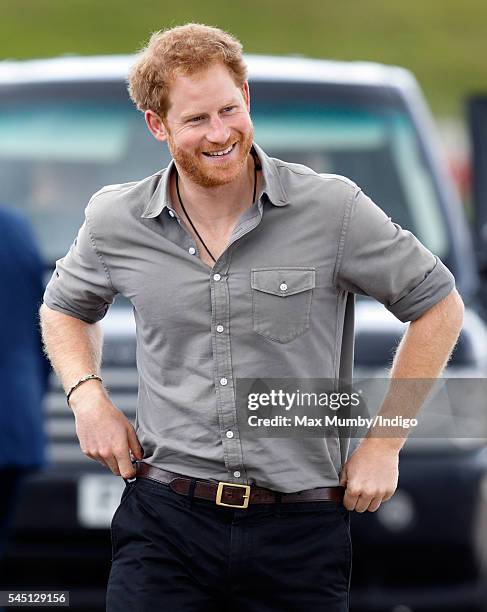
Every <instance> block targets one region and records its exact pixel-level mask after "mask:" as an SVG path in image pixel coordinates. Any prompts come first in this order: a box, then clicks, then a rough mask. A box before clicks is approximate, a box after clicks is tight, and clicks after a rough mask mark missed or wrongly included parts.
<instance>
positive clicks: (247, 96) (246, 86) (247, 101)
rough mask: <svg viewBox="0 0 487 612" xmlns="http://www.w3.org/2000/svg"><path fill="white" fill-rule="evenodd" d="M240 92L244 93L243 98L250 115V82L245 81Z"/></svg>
mask: <svg viewBox="0 0 487 612" xmlns="http://www.w3.org/2000/svg"><path fill="white" fill-rule="evenodd" d="M240 91H241V92H242V96H243V99H244V101H245V106H246V107H247V111H248V112H249V113H250V89H249V83H248V81H245V83H244V84H243V85H242V89H241V90H240Z"/></svg>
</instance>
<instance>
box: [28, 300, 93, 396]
mask: <svg viewBox="0 0 487 612" xmlns="http://www.w3.org/2000/svg"><path fill="white" fill-rule="evenodd" d="M39 315H40V322H41V331H42V339H43V343H44V350H45V352H46V354H47V356H48V358H49V360H50V362H51V365H52V367H53V369H54V371H55V372H56V374H57V376H58V377H59V379H60V381H61V384H62V386H63V387H64V390H65V392H66V393H67V392H68V391H69V389H70V388H71V387H72V386H73V385H74V384H75V383H76V382H77V381H78V380H79V379H80V378H81V377H82V376H85V375H86V374H98V375H99V373H100V368H101V355H102V346H103V334H102V330H101V326H100V324H99V323H95V324H90V323H85V322H84V321H80V320H79V319H76V318H74V317H70V316H68V315H65V314H63V313H61V312H58V311H56V310H53V309H51V308H49V307H48V306H46V305H45V304H43V305H42V306H41V308H40V311H39ZM85 384H86V386H87V387H88V386H92V385H98V386H101V385H100V383H99V382H98V381H90V382H87V383H85ZM83 386H84V385H83ZM80 388H81V387H80Z"/></svg>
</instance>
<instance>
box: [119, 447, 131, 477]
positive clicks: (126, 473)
mask: <svg viewBox="0 0 487 612" xmlns="http://www.w3.org/2000/svg"><path fill="white" fill-rule="evenodd" d="M115 458H116V461H117V464H118V469H119V475H120V476H122V478H134V476H135V474H136V472H135V468H134V466H133V465H132V461H131V460H130V455H129V449H128V446H127V447H126V448H125V449H124V450H121V451H119V452H117V453H116V454H115Z"/></svg>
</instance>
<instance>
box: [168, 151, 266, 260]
mask: <svg viewBox="0 0 487 612" xmlns="http://www.w3.org/2000/svg"><path fill="white" fill-rule="evenodd" d="M252 158H253V160H254V193H253V195H252V204H253V203H254V202H255V194H256V191H257V160H256V158H255V154H254V152H253V151H252ZM259 169H260V164H259ZM176 191H177V194H178V200H179V203H180V204H181V208H182V209H183V211H184V214H185V215H186V218H187V219H188V221H189V223H190V225H191V227H192V228H193V229H194V233H195V234H196V235H197V236H198V238H199V239H200V242H201V244H202V245H203V246H204V247H205V249H206V252H207V253H208V255H209V256H210V257H211V258H212V259H213V261H214V262H215V263H216V259H215V258H214V257H213V255H212V254H211V252H210V249H209V248H208V247H207V246H206V244H205V242H204V240H203V238H202V237H201V236H200V234H199V232H198V230H197V229H196V228H195V226H194V225H193V222H192V221H191V218H190V216H189V215H188V213H187V212H186V209H185V208H184V204H183V200H182V198H181V194H180V193H179V173H178V171H177V170H176Z"/></svg>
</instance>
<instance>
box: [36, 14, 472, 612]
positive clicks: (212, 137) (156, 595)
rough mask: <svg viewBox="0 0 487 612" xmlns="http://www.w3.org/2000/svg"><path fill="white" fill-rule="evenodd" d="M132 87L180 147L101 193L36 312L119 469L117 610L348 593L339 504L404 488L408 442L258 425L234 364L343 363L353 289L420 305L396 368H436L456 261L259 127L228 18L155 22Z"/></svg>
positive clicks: (318, 366) (336, 368)
mask: <svg viewBox="0 0 487 612" xmlns="http://www.w3.org/2000/svg"><path fill="white" fill-rule="evenodd" d="M129 92H130V94H131V97H132V99H133V101H134V102H135V104H136V105H137V107H138V109H139V110H140V111H142V112H144V116H145V120H146V124H147V126H148V129H149V130H150V132H151V133H152V135H153V136H154V137H155V138H156V139H157V140H159V141H161V142H167V144H168V147H169V150H170V153H171V155H172V158H173V160H172V161H171V163H170V164H169V166H168V167H167V168H165V169H163V170H162V171H159V172H158V173H156V174H155V175H153V176H150V177H148V178H146V179H144V180H142V181H137V182H133V183H128V184H122V185H111V186H107V187H105V188H103V189H101V190H100V191H99V192H97V193H96V194H95V195H94V196H93V197H92V199H91V201H90V202H89V204H88V206H87V208H86V211H85V213H86V215H85V222H84V224H83V225H82V227H81V229H80V231H79V233H78V236H77V239H76V240H75V242H74V244H73V245H72V247H71V249H70V251H69V253H68V254H67V255H66V256H65V257H64V258H63V259H61V260H59V261H58V262H57V266H56V272H55V274H54V275H53V276H52V278H51V281H50V282H49V284H48V286H47V288H46V292H45V295H44V305H43V306H42V307H41V313H40V314H41V322H42V329H43V336H44V342H45V345H46V350H47V352H48V354H49V357H50V359H51V362H52V365H53V367H54V369H55V370H56V372H57V373H58V375H59V377H60V379H61V382H62V384H63V386H64V389H65V391H66V394H67V399H68V403H69V404H70V406H71V407H72V409H73V412H74V416H75V420H76V431H77V434H78V438H79V441H80V446H81V449H82V451H83V452H84V453H85V454H86V455H87V456H88V457H90V458H92V459H95V460H97V461H100V462H101V463H102V464H103V465H105V466H106V467H107V468H108V469H109V470H111V471H112V472H113V473H114V474H117V475H121V476H122V477H123V478H124V479H125V481H126V488H125V490H124V493H123V495H122V499H121V503H120V505H119V507H118V508H117V510H116V512H115V514H114V516H113V519H112V526H111V533H112V552H113V558H112V569H111V574H110V578H109V582H108V589H107V610H108V611H109V612H115V611H122V610H144V611H146V610H147V611H148V610H156V609H160V607H161V605H163V606H164V609H167V610H178V611H182V610H194V611H199V612H203V611H206V610H207V611H210V610H211V611H214V610H220V609H221V610H223V609H225V610H226V609H237V610H245V611H246V612H258V611H264V610H266V611H268V612H270V611H271V610H272V611H276V612H277V611H279V612H281V611H282V610H286V611H296V612H297V611H300V612H301V610H303V609H306V610H309V611H310V612H311V611H317V610H328V611H329V612H332V611H335V612H338V611H340V612H341V611H344V610H347V609H348V597H349V586H350V572H351V545H350V532H349V527H350V526H349V519H350V515H349V513H350V511H353V510H355V511H357V512H364V511H370V512H374V511H376V510H377V509H378V508H379V506H380V504H381V503H382V502H384V501H386V500H387V499H389V498H390V497H391V496H392V494H393V493H394V491H395V489H396V486H397V479H398V458H399V451H400V448H401V446H402V444H403V443H404V439H397V438H378V437H373V436H367V437H366V438H364V439H363V440H362V441H361V443H360V445H359V446H358V448H357V449H356V450H355V451H354V452H353V453H351V454H350V456H349V452H348V451H349V440H347V439H339V438H338V436H337V437H336V438H333V437H331V438H328V437H327V438H324V439H323V438H300V437H296V436H295V437H294V438H290V437H289V438H280V439H279V438H262V437H260V438H259V437H254V438H252V437H250V436H249V435H248V434H246V432H245V431H244V429H243V428H240V427H239V421H238V416H237V409H236V398H235V384H236V380H237V379H238V378H251V379H258V378H261V377H263V376H264V377H265V376H267V377H273V378H283V379H288V378H299V377H300V376H301V377H307V378H313V377H315V378H328V379H336V378H337V377H338V376H340V378H345V379H346V380H350V379H351V375H352V364H353V298H354V295H355V294H357V293H361V294H366V295H370V296H372V297H374V298H376V299H377V300H379V301H380V302H382V303H383V304H384V305H385V306H386V307H387V308H388V309H389V310H390V311H391V312H392V313H393V314H394V315H395V316H396V317H398V318H399V319H400V320H401V321H411V324H410V326H409V328H408V330H407V332H406V334H405V335H404V337H403V339H402V341H401V343H400V345H399V347H398V350H397V352H396V356H395V359H394V363H393V366H392V371H391V377H392V378H394V377H396V378H427V379H432V378H435V377H436V376H438V375H439V374H440V372H441V371H442V369H443V368H444V366H445V364H446V362H447V361H448V359H449V356H450V354H451V351H452V349H453V346H454V344H455V342H456V340H457V338H458V334H459V332H460V329H461V325H462V319H463V304H462V301H461V298H460V297H459V295H458V293H457V291H456V289H455V283H454V279H453V277H452V275H451V273H450V272H449V270H448V269H447V268H446V267H445V266H444V265H443V263H442V262H441V261H440V260H439V259H438V258H437V257H435V256H434V255H433V254H432V253H431V252H430V251H428V250H427V249H426V248H425V247H424V246H423V245H422V244H421V243H420V242H419V241H418V240H417V239H416V238H415V237H414V236H413V235H412V234H410V233H409V232H406V231H404V230H402V229H401V228H400V227H399V226H397V225H395V224H394V223H393V222H392V221H391V219H390V218H388V217H387V216H386V215H385V214H384V212H383V211H382V210H381V209H380V208H379V207H378V206H376V205H375V204H374V203H373V202H372V201H371V200H370V199H369V198H368V197H367V196H365V194H363V192H362V191H361V189H360V188H359V187H358V186H357V185H356V184H355V183H353V182H352V181H350V180H348V179H347V178H345V177H340V176H335V175H324V176H323V175H318V174H316V173H315V172H314V171H313V170H311V169H310V168H307V167H305V166H301V165H296V164H292V163H287V162H284V161H281V160H277V159H273V158H270V157H269V156H267V155H266V153H265V152H264V151H263V150H262V149H261V148H260V147H259V146H258V145H257V144H256V143H255V142H254V137H253V125H252V121H251V117H250V92H249V86H248V82H247V71H246V66H245V64H244V62H243V58H242V47H241V45H240V43H239V42H238V40H236V39H235V38H234V37H233V36H231V35H229V34H227V33H226V32H224V31H222V30H220V29H218V28H213V27H209V26H205V25H200V24H186V25H184V26H179V27H176V28H172V29H169V30H166V31H163V32H157V33H155V34H154V35H153V36H152V38H151V40H150V42H149V44H148V45H147V47H146V48H145V49H144V50H143V52H142V53H141V55H140V56H139V57H138V58H137V60H136V63H135V65H134V66H133V68H132V69H131V72H130V75H129ZM117 293H121V294H123V295H125V296H126V297H127V298H128V299H129V300H130V301H131V303H132V305H133V308H134V315H135V319H136V328H137V349H138V350H137V367H138V371H139V396H138V406H137V416H136V425H135V429H134V427H133V426H132V425H131V424H130V422H129V421H128V420H127V418H126V417H125V416H124V415H123V414H122V412H120V411H119V410H118V409H117V407H116V406H115V405H114V404H113V403H112V402H111V400H110V398H109V396H108V393H107V391H106V390H105V388H104V386H103V381H102V380H101V377H100V365H101V353H102V335H101V330H100V326H99V323H98V322H99V321H100V320H101V319H102V318H103V317H104V315H105V314H106V312H107V309H108V308H109V306H110V304H111V303H112V302H113V299H114V297H115V295H116V294H117ZM394 405H395V403H394V396H392V397H391V406H392V407H394ZM162 602H164V603H162Z"/></svg>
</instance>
